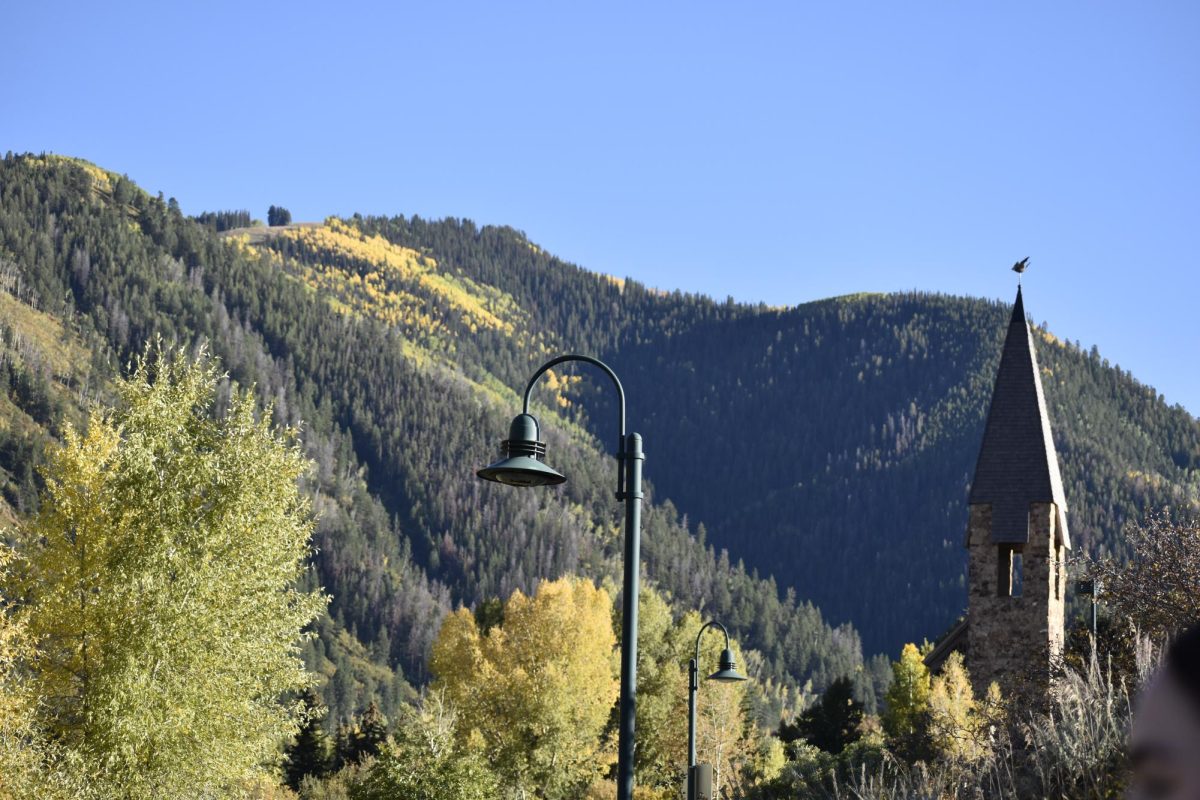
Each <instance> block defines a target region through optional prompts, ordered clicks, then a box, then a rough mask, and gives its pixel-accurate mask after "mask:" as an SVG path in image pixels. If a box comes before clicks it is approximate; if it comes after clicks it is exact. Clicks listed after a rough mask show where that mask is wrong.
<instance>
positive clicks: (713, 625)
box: [696, 619, 729, 664]
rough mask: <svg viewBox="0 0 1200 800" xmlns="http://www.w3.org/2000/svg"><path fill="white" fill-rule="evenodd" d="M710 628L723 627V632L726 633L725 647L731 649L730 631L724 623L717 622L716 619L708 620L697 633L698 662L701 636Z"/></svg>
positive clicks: (697, 660)
mask: <svg viewBox="0 0 1200 800" xmlns="http://www.w3.org/2000/svg"><path fill="white" fill-rule="evenodd" d="M709 628H720V629H721V633H723V634H725V649H726V650H728V649H729V631H728V630H726V629H725V626H724V625H722V624H721V623H719V622H717V621H716V620H715V619H713V620H709V621H708V622H706V623H704V624H703V625H701V626H700V631H699V632H698V633H697V634H696V663H697V664H699V663H700V637H701V636H703V635H704V632H705V631H706V630H708V629H709Z"/></svg>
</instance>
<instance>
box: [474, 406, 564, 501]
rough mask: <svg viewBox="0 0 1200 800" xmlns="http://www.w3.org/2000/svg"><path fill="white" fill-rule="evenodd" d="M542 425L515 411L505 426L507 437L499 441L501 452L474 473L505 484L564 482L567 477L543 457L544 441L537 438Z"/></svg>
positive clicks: (544, 450)
mask: <svg viewBox="0 0 1200 800" xmlns="http://www.w3.org/2000/svg"><path fill="white" fill-rule="evenodd" d="M540 434H541V429H540V427H539V425H538V421H537V418H536V417H534V416H533V415H532V414H518V415H517V417H516V419H514V420H513V421H512V425H510V426H509V428H508V438H507V439H505V440H504V441H503V442H501V443H500V454H501V455H502V456H503V458H501V459H500V460H499V461H497V462H496V463H494V464H489V465H488V466H486V467H484V468H483V469H481V470H479V471H478V472H476V473H475V474H476V475H478V476H479V477H481V478H483V479H484V480H487V481H495V482H496V483H503V484H506V485H508V486H553V485H555V484H558V483H566V480H567V479H566V477H565V476H564V475H562V474H561V473H559V472H558V471H556V470H554V469H552V468H551V467H550V466H549V465H547V464H546V463H545V462H544V461H543V460H542V459H544V458H545V457H546V445H545V444H544V443H543V442H541V441H540Z"/></svg>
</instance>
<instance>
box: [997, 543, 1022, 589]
mask: <svg viewBox="0 0 1200 800" xmlns="http://www.w3.org/2000/svg"><path fill="white" fill-rule="evenodd" d="M1023 549H1024V545H1020V544H1002V545H1000V553H999V556H1000V557H999V558H998V559H996V561H997V562H998V563H997V566H998V567H999V568H1000V569H999V572H1000V574H999V575H998V576H997V577H998V578H999V580H998V581H997V584H996V588H997V589H998V592H997V594H999V595H1000V596H1001V597H1020V596H1021V590H1022V588H1023V584H1024V576H1025V574H1024V569H1023V567H1024V564H1023V563H1022V551H1023Z"/></svg>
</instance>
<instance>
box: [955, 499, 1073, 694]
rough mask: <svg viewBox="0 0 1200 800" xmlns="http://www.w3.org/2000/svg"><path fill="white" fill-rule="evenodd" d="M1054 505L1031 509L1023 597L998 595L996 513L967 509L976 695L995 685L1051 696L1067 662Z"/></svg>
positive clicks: (970, 659) (970, 662)
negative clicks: (1057, 665) (1055, 667)
mask: <svg viewBox="0 0 1200 800" xmlns="http://www.w3.org/2000/svg"><path fill="white" fill-rule="evenodd" d="M1058 519H1059V512H1058V508H1057V507H1056V506H1055V504H1054V503H1033V504H1031V505H1030V507H1029V540H1028V541H1027V542H1025V543H1024V545H1022V552H1021V556H1022V564H1023V566H1022V571H1023V578H1022V593H1021V596H1019V597H1012V596H1001V594H1000V586H1001V571H1000V564H1001V558H1002V548H1001V545H999V544H997V543H996V542H993V541H992V538H991V531H992V508H991V505H989V504H977V505H972V506H971V507H970V517H969V521H968V523H967V550H968V553H969V559H970V565H969V568H968V589H967V591H968V604H969V605H968V609H969V619H970V628H969V629H968V644H967V669H968V670H969V671H970V673H971V682H972V683H973V684H974V687H975V691H976V694H977V695H978V694H980V693H982V692H984V691H986V690H987V686H988V684H990V683H991V682H992V681H997V682H998V683H999V684H1000V687H1001V689H1002V690H1005V689H1007V690H1008V691H1010V692H1011V691H1012V690H1014V689H1016V688H1018V687H1020V688H1039V687H1038V684H1039V683H1043V682H1044V684H1045V689H1046V690H1049V677H1050V666H1051V664H1052V662H1053V661H1054V660H1055V659H1056V658H1057V657H1059V656H1061V655H1062V648H1063V621H1064V607H1065V605H1064V597H1065V595H1066V589H1067V587H1066V569H1065V564H1064V548H1062V547H1061V546H1059V545H1058V544H1057V540H1058V538H1059V537H1058V534H1057V531H1056V527H1057V524H1058Z"/></svg>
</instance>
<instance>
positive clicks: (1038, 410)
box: [966, 288, 1071, 691]
mask: <svg viewBox="0 0 1200 800" xmlns="http://www.w3.org/2000/svg"><path fill="white" fill-rule="evenodd" d="M968 504H969V519H968V523H967V542H966V544H967V550H968V553H969V561H970V564H969V568H968V611H967V618H968V620H969V626H968V627H967V629H966V630H967V638H968V641H967V667H968V669H969V670H970V673H971V677H972V681H973V682H974V683H975V686H976V689H977V691H983V690H986V688H987V686H988V684H989V683H991V682H992V681H999V682H1000V683H1001V685H1002V686H1009V687H1010V688H1011V687H1014V686H1015V685H1016V684H1017V683H1020V684H1023V685H1024V686H1031V685H1041V686H1043V688H1045V689H1049V676H1050V673H1051V667H1052V662H1053V661H1054V660H1055V659H1056V658H1057V657H1059V656H1061V654H1062V647H1063V624H1064V606H1065V604H1064V594H1065V592H1066V564H1065V560H1066V550H1067V549H1068V548H1069V547H1070V546H1071V542H1070V537H1069V535H1068V532H1067V502H1066V496H1065V494H1064V492H1063V486H1062V476H1061V475H1060V474H1059V470H1058V454H1057V453H1056V452H1055V449H1054V439H1053V437H1052V436H1051V430H1050V418H1049V415H1048V414H1047V413H1046V398H1045V394H1044V393H1043V391H1042V379H1041V371H1040V369H1039V367H1038V361H1037V351H1036V348H1035V346H1034V340H1033V336H1032V333H1031V331H1030V329H1029V323H1028V322H1027V321H1026V318H1025V304H1024V299H1023V298H1022V296H1021V290H1020V288H1018V289H1017V300H1016V303H1015V304H1014V306H1013V312H1012V317H1011V319H1010V320H1009V323H1008V334H1007V336H1006V337H1005V339H1004V349H1003V350H1002V351H1001V356H1000V367H999V369H998V371H997V373H996V382H995V384H994V387H993V390H992V401H991V405H990V407H989V409H988V416H987V424H986V426H985V428H984V433H983V444H982V446H981V447H980V450H979V459H978V461H977V462H976V465H975V476H974V479H973V480H972V482H971V492H970V497H969V500H968Z"/></svg>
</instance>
